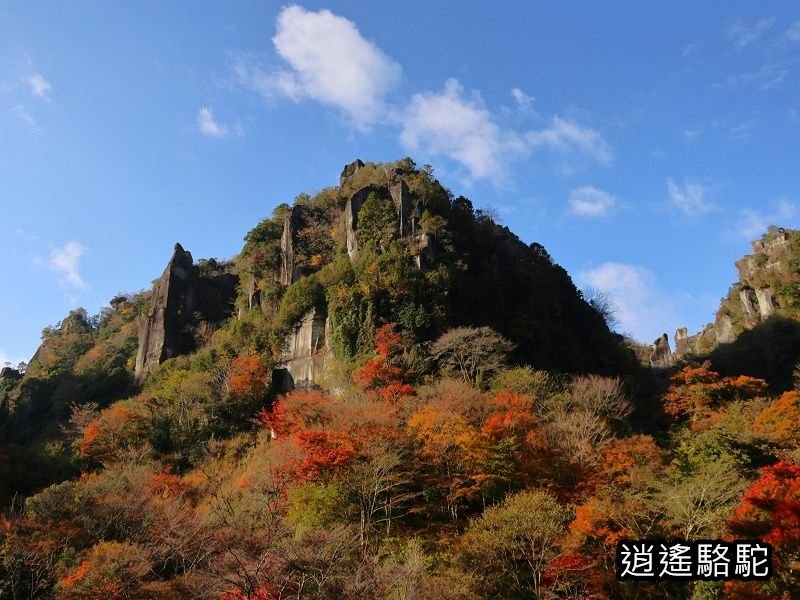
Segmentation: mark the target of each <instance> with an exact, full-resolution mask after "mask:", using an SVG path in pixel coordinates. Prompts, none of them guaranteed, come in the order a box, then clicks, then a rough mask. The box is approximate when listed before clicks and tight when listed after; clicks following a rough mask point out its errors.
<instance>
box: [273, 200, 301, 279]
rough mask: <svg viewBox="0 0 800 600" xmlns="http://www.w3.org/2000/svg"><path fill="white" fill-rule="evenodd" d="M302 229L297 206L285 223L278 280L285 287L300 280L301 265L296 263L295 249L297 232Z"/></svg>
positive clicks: (287, 216)
mask: <svg viewBox="0 0 800 600" xmlns="http://www.w3.org/2000/svg"><path fill="white" fill-rule="evenodd" d="M301 227H302V221H301V218H300V207H299V206H295V207H294V208H292V212H291V213H289V214H288V215H286V218H285V219H284V221H283V234H282V235H281V265H280V273H279V275H278V280H279V281H280V284H281V285H283V286H289V285H291V284H293V283H294V282H295V281H297V280H298V279H299V278H300V265H298V264H297V263H296V261H295V257H294V247H295V245H296V243H297V232H298V231H299V230H300V228H301Z"/></svg>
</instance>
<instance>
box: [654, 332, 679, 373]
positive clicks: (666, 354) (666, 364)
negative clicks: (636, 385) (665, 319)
mask: <svg viewBox="0 0 800 600" xmlns="http://www.w3.org/2000/svg"><path fill="white" fill-rule="evenodd" d="M674 364H675V360H674V358H673V356H672V350H671V349H670V347H669V337H667V334H666V333H663V334H661V337H659V338H658V339H657V340H656V341H655V342H653V352H652V354H650V366H651V367H653V368H654V369H668V368H670V367H671V366H673V365H674Z"/></svg>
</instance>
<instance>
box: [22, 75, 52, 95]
mask: <svg viewBox="0 0 800 600" xmlns="http://www.w3.org/2000/svg"><path fill="white" fill-rule="evenodd" d="M24 80H25V83H26V84H28V87H29V88H30V92H31V94H33V95H34V96H36V97H37V98H47V97H48V96H49V95H50V92H51V91H52V90H53V86H51V85H50V82H49V81H47V79H45V78H44V76H42V74H41V73H33V74H32V75H28V76H27V77H25V78H24Z"/></svg>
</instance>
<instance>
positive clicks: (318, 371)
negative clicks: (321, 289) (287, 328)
mask: <svg viewBox="0 0 800 600" xmlns="http://www.w3.org/2000/svg"><path fill="white" fill-rule="evenodd" d="M329 329H330V323H329V321H328V314H327V311H326V309H325V308H323V307H317V308H314V309H312V310H311V311H309V312H308V313H307V314H306V315H305V316H304V317H303V320H302V321H301V322H300V324H299V325H298V326H297V327H296V328H295V329H294V331H292V333H290V334H289V335H288V336H287V338H286V341H285V344H284V348H283V353H282V354H281V361H280V363H279V364H278V365H277V367H276V368H275V369H274V370H273V372H272V383H273V387H274V389H276V390H277V391H281V392H288V391H291V390H293V389H296V388H299V389H308V388H310V387H312V386H313V385H314V382H319V378H320V376H321V375H322V372H323V369H324V368H325V359H326V358H327V357H328V356H329V355H330V353H331V350H330V346H329V345H328V339H329V337H330V335H329Z"/></svg>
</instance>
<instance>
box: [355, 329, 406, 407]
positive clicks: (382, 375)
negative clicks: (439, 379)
mask: <svg viewBox="0 0 800 600" xmlns="http://www.w3.org/2000/svg"><path fill="white" fill-rule="evenodd" d="M395 327H396V325H395V323H387V324H386V325H383V326H381V327H378V329H376V330H375V352H376V353H377V354H378V356H376V357H375V358H372V359H370V360H369V361H368V362H367V364H365V365H364V366H363V367H361V368H360V369H359V370H357V371H356V372H354V373H353V379H354V380H355V382H356V383H358V384H359V385H361V386H362V387H363V388H364V389H374V390H376V391H377V393H378V396H379V397H381V398H382V399H384V400H397V399H398V398H400V397H402V396H411V395H413V394H414V386H412V385H411V384H410V383H409V382H408V378H409V376H410V375H411V373H410V372H409V371H406V370H405V369H402V368H400V367H397V366H394V365H392V364H391V361H392V359H393V358H394V357H395V355H397V354H398V353H399V352H400V350H401V349H402V342H403V339H402V337H401V335H400V334H399V333H397V332H396V331H395Z"/></svg>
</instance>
